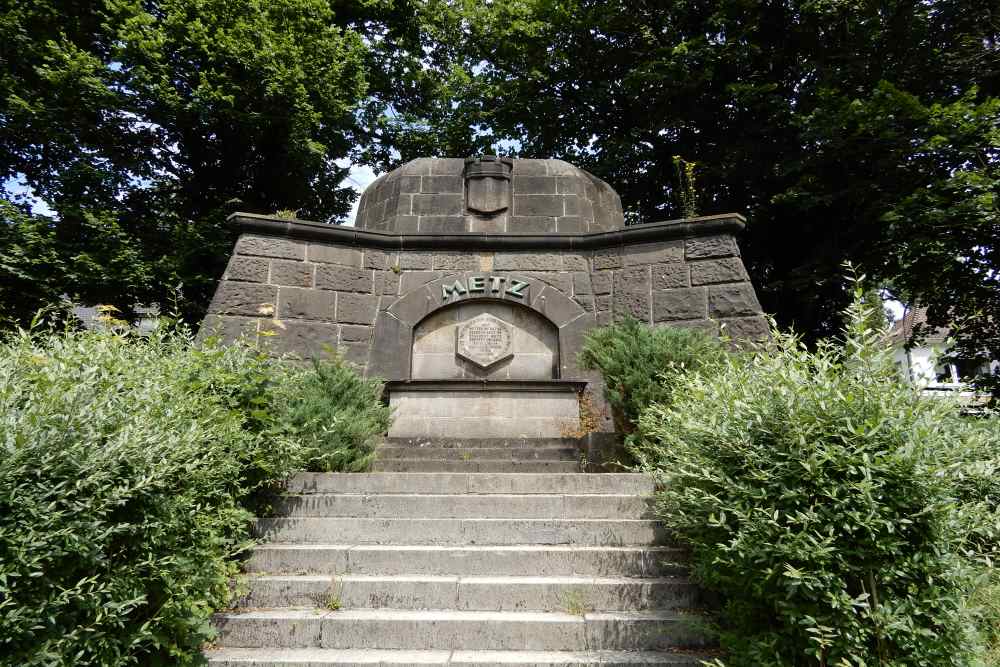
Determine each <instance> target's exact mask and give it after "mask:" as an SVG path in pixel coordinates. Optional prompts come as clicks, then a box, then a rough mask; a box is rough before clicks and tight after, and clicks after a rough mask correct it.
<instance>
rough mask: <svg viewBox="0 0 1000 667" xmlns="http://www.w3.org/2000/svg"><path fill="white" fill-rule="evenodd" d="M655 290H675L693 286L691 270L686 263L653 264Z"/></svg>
mask: <svg viewBox="0 0 1000 667" xmlns="http://www.w3.org/2000/svg"><path fill="white" fill-rule="evenodd" d="M650 268H651V269H652V277H653V289H654V290H661V289H675V288H677V287H689V286H690V285H691V269H690V267H689V266H688V265H687V264H685V263H684V262H671V263H669V264H652V265H651V266H650Z"/></svg>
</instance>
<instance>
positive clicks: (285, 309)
mask: <svg viewBox="0 0 1000 667" xmlns="http://www.w3.org/2000/svg"><path fill="white" fill-rule="evenodd" d="M336 303H337V295H336V294H334V293H331V292H321V291H319V290H312V289H298V288H294V287H282V288H281V290H280V291H279V293H278V312H277V315H276V317H277V318H278V319H281V320H284V319H294V320H319V321H322V322H333V321H334V314H335V311H336Z"/></svg>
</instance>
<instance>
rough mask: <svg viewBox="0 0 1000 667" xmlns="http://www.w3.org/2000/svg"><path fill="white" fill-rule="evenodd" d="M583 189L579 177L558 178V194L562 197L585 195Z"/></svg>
mask: <svg viewBox="0 0 1000 667" xmlns="http://www.w3.org/2000/svg"><path fill="white" fill-rule="evenodd" d="M582 191H583V188H581V187H580V178H579V177H578V176H557V177H556V192H557V193H559V194H561V195H579V194H583V192H582Z"/></svg>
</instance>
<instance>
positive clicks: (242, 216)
mask: <svg viewBox="0 0 1000 667" xmlns="http://www.w3.org/2000/svg"><path fill="white" fill-rule="evenodd" d="M228 222H229V223H230V224H232V225H233V226H235V227H236V228H237V229H238V230H239V231H240V232H241V233H247V234H259V235H262V236H277V237H282V238H289V239H297V240H301V241H314V242H320V243H336V244H339V245H348V246H361V247H366V248H383V249H388V250H415V249H428V248H432V249H455V250H499V251H503V250H600V249H603V248H614V247H620V246H625V245H632V244H635V243H652V242H656V241H669V240H672V239H690V238H698V237H703V236H716V235H719V234H737V233H739V232H741V231H743V228H744V227H745V225H746V219H745V218H744V217H743V216H741V215H739V214H738V213H724V214H722V215H708V216H703V217H700V218H685V219H683V220H666V221H664V222H647V223H642V224H638V225H631V226H628V227H623V228H622V229H616V230H613V231H607V232H593V233H589V234H560V233H546V234H486V233H478V232H462V233H452V234H433V233H416V234H389V233H385V232H373V231H368V230H362V229H355V228H354V227H346V226H343V225H328V224H324V223H319V222H305V221H302V220H287V219H283V218H275V217H272V216H267V215H256V214H253V213H233V214H232V215H230V216H229V218H228Z"/></svg>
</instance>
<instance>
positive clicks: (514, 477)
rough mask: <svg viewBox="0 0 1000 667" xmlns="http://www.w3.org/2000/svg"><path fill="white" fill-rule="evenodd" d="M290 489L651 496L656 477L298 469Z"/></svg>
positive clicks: (311, 490) (291, 481)
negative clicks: (302, 470)
mask: <svg viewBox="0 0 1000 667" xmlns="http://www.w3.org/2000/svg"><path fill="white" fill-rule="evenodd" d="M286 491H287V492H288V493H367V494H376V493H432V494H443V493H444V494H449V493H450V494H454V493H470V494H481V493H512V494H527V493H541V494H560V493H563V494H589V493H609V494H622V495H638V496H649V495H652V493H653V480H652V479H651V478H650V477H648V476H646V475H642V474H638V473H565V474H562V473H557V474H531V473H514V474H511V473H497V474H492V475H480V474H476V473H468V472H466V473H446V472H437V473H434V472H432V473H391V472H385V473H309V472H303V473H297V474H295V475H293V476H292V477H291V478H289V480H288V482H287V484H286Z"/></svg>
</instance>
